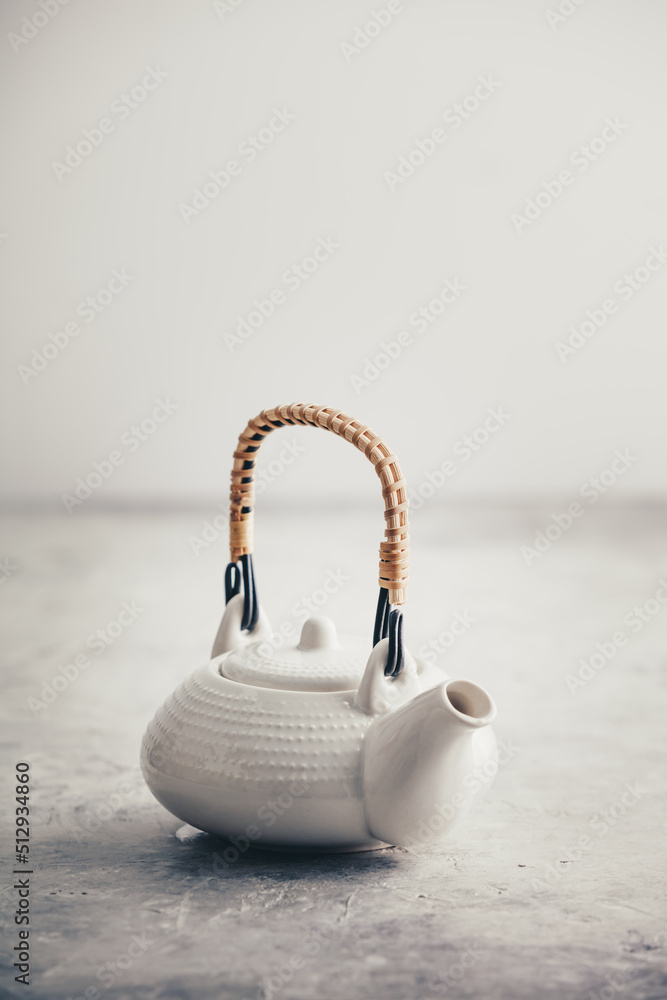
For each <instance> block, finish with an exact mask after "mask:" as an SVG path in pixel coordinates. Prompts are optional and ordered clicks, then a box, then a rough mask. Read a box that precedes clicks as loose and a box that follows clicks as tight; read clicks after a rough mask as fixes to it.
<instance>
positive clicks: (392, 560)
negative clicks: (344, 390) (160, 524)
mask: <svg viewBox="0 0 667 1000" xmlns="http://www.w3.org/2000/svg"><path fill="white" fill-rule="evenodd" d="M289 424H303V425H304V426H308V425H310V426H311V427H321V428H322V429H323V430H325V431H332V432H333V433H334V434H338V435H339V437H342V438H344V439H345V440H346V441H350V442H351V443H352V444H353V445H354V446H355V447H356V448H358V449H359V451H363V453H364V455H365V456H366V458H368V459H369V460H370V461H371V462H372V463H373V465H374V467H375V471H376V473H377V474H378V476H379V478H380V482H381V483H382V496H383V499H384V506H385V511H384V517H385V532H384V535H385V537H384V541H382V542H381V543H380V572H379V584H380V587H381V588H383V589H384V590H386V591H387V602H388V604H389V605H394V604H398V605H400V604H404V603H405V597H406V588H407V584H408V566H409V536H408V497H407V492H406V484H405V480H404V478H403V473H402V472H401V469H400V466H399V464H398V459H397V458H396V456H395V455H394V454H392V452H391V450H390V449H389V447H388V446H387V445H386V444H385V442H384V441H383V440H382V438H381V437H379V436H378V435H377V434H376V433H375V432H374V431H372V430H371V429H370V427H367V426H366V425H365V424H362V423H361V421H360V420H355V418H354V417H350V416H348V414H347V413H343V411H342V410H336V409H334V407H333V406H316V405H315V404H314V403H289V404H285V405H283V406H275V407H273V408H272V409H269V410H262V412H261V413H260V414H259V415H258V416H257V417H254V419H253V420H250V421H249V422H248V426H247V427H246V429H245V430H244V431H243V432H242V433H241V435H240V437H239V443H238V446H237V449H236V451H235V452H234V467H233V469H232V485H231V493H230V522H229V543H230V551H231V562H232V563H236V562H238V560H239V559H241V557H242V556H247V555H250V554H251V553H252V550H253V531H252V529H253V507H254V501H255V481H254V466H255V457H256V453H257V452H258V451H259V449H260V447H261V444H262V441H263V440H264V438H265V437H266V436H267V434H270V433H271V431H273V430H275V429H276V428H277V427H285V426H287V425H289Z"/></svg>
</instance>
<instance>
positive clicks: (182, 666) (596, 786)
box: [0, 505, 667, 1000]
mask: <svg viewBox="0 0 667 1000" xmlns="http://www.w3.org/2000/svg"><path fill="white" fill-rule="evenodd" d="M377 515H378V512H377V511H376V510H370V511H367V510H365V509H362V510H349V511H338V512H335V511H332V512H330V516H329V517H328V520H327V525H328V527H327V531H326V533H325V532H323V530H322V521H321V519H315V518H312V517H310V516H309V515H308V514H306V513H302V514H301V516H300V520H299V529H300V540H299V547H298V548H297V549H292V548H288V542H287V539H286V537H285V533H284V531H283V530H282V529H283V525H284V518H285V516H286V515H285V513H284V512H282V511H281V510H280V509H278V508H274V509H272V510H268V511H266V512H265V513H264V515H263V518H262V521H261V525H258V531H257V540H256V552H257V557H256V570H257V576H258V587H259V592H260V597H261V600H262V603H263V605H264V607H265V608H266V610H267V612H268V614H269V617H270V618H271V620H272V623H273V625H274V627H275V626H276V625H279V624H280V623H281V622H284V621H288V620H291V621H294V620H295V614H297V612H296V611H295V606H296V605H297V604H300V603H303V602H311V603H312V604H313V605H314V606H316V607H317V608H318V610H319V611H320V612H321V613H324V614H328V615H330V616H331V617H332V618H333V619H334V620H335V621H336V622H337V623H339V624H340V625H341V626H342V627H343V630H344V631H346V632H351V633H356V634H360V635H366V634H367V633H368V632H369V630H370V629H371V628H372V619H373V614H374V604H375V599H376V580H375V559H376V534H377V531H376V528H377V523H376V522H377ZM550 518H551V510H550V509H549V508H545V509H543V510H540V509H537V508H533V507H519V506H517V507H503V508H499V509H493V508H490V507H484V506H475V505H471V506H468V507H464V506H458V507H457V506H453V507H444V506H436V505H432V506H428V505H425V507H424V508H423V509H422V510H421V511H419V512H415V515H414V517H413V530H412V538H413V558H412V567H411V585H410V603H409V605H408V609H407V612H406V615H407V617H406V630H407V641H408V644H409V645H411V646H412V647H413V648H414V649H415V650H417V649H419V648H420V647H421V646H423V645H428V644H430V643H434V644H435V645H433V646H431V648H432V649H433V651H435V652H436V654H437V657H438V663H439V664H440V665H441V666H442V668H443V670H446V671H447V672H448V673H449V674H450V675H452V676H463V677H468V678H470V679H472V680H476V681H478V682H479V683H481V684H483V685H485V686H486V687H488V689H489V690H490V691H491V693H492V694H493V696H494V698H495V700H496V702H497V705H498V721H497V726H496V730H497V733H498V736H499V738H500V739H501V740H504V741H505V743H506V745H507V746H509V747H511V748H512V752H511V754H510V755H508V759H507V761H506V762H505V763H504V764H503V765H502V766H501V767H500V770H499V773H498V776H497V778H496V781H495V783H494V785H493V787H492V788H491V790H490V791H489V793H488V794H487V795H486V796H485V798H484V799H483V800H482V801H481V802H480V803H479V804H478V805H477V806H476V808H475V810H474V812H473V813H472V814H471V815H470V817H469V818H468V820H467V821H466V823H465V825H464V826H462V827H461V828H460V829H459V830H457V831H456V832H455V833H454V834H452V836H451V837H450V839H449V840H447V841H445V842H444V843H443V844H442V845H441V846H439V847H436V848H429V849H426V848H424V849H420V850H409V851H407V850H399V849H394V848H392V849H385V850H380V851H376V852H368V853H359V854H345V855H317V854H313V855H303V854H300V855H299V854H288V853H272V852H268V851H259V850H247V851H244V852H242V853H240V854H238V852H236V851H232V852H230V851H229V847H230V845H229V843H228V842H225V841H222V840H217V839H215V838H212V837H208V836H206V835H196V834H195V833H194V832H193V831H188V830H184V831H182V830H181V832H180V834H179V836H177V833H178V832H179V830H180V828H181V827H182V824H181V823H180V822H179V821H178V820H177V819H176V818H175V817H172V816H171V815H170V814H169V813H167V812H166V811H165V810H164V809H163V808H162V807H161V806H160V805H159V804H158V803H157V802H156V801H154V800H153V799H152V797H151V795H150V794H149V792H148V791H147V789H146V788H145V787H144V785H143V782H142V780H141V777H140V774H139V771H138V754H139V744H140V740H141V736H142V733H143V730H144V728H145V726H146V724H147V722H148V720H149V719H150V717H151V716H152V714H153V713H154V711H155V709H156V708H157V707H158V705H159V704H160V703H161V702H162V701H163V700H164V698H165V697H166V696H167V694H169V693H170V692H171V691H172V690H173V688H174V687H176V685H177V684H178V683H179V682H180V680H181V679H183V678H184V677H185V676H186V675H187V674H188V673H190V672H191V671H192V670H194V669H195V668H196V667H197V666H198V665H199V664H200V663H202V662H205V661H206V659H207V658H208V653H209V649H210V645H211V643H212V640H213V637H214V635H215V631H216V629H217V625H218V621H219V618H220V615H221V613H222V605H223V592H222V575H223V571H224V566H225V563H226V559H227V548H226V542H225V534H224V530H223V529H221V527H220V523H219V522H218V524H217V526H216V523H215V514H212V513H211V512H210V511H209V512H206V511H184V512H179V513H174V512H159V511H157V512H156V511H143V512H134V513H133V512H120V511H119V512H115V513H109V512H107V513H95V512H91V513H88V512H86V511H82V512H81V513H80V514H77V516H72V517H70V518H67V517H57V516H42V515H37V514H34V515H32V516H28V515H23V516H19V515H6V516H4V518H3V519H2V541H1V543H0V554H3V555H5V557H6V561H5V563H3V567H4V570H3V581H2V588H1V591H0V593H1V594H2V612H1V613H2V618H3V626H4V632H5V649H6V650H7V651H8V655H7V657H6V662H5V667H4V675H3V676H4V682H3V687H4V697H3V709H2V714H3V723H2V728H3V746H4V750H5V754H4V757H5V763H4V767H5V778H4V779H3V783H4V788H5V792H6V790H7V789H8V788H10V789H11V783H12V781H13V779H12V773H13V772H12V768H13V765H14V763H16V762H19V761H27V762H29V763H30V767H31V788H32V795H31V816H32V827H31V837H32V839H31V854H30V862H31V869H30V870H31V871H33V872H34V874H33V875H32V876H31V887H32V898H31V905H32V909H31V924H30V930H31V935H30V949H31V954H32V972H31V988H30V990H29V991H28V990H26V989H25V987H23V986H22V985H21V984H18V983H15V982H14V970H13V969H12V967H11V963H12V961H13V960H12V959H11V958H8V956H9V954H10V952H11V949H12V947H13V946H14V944H16V943H18V936H17V932H18V927H17V926H16V925H15V924H14V912H15V906H16V891H15V890H13V889H12V888H11V886H12V881H11V879H12V878H13V876H12V874H11V868H10V867H9V866H10V865H12V864H13V863H14V862H13V855H9V852H8V848H7V846H6V847H5V852H4V855H5V856H4V859H3V860H4V870H5V876H6V877H5V879H4V881H3V887H4V888H3V894H2V920H3V925H4V932H5V933H4V935H3V939H4V947H3V970H2V971H3V981H2V983H1V984H0V996H3V997H4V996H7V997H14V996H16V997H19V996H20V997H24V996H30V997H33V998H39V1000H67V998H68V997H72V998H77V997H85V998H86V1000H97V998H109V1000H167V998H169V1000H209V998H210V1000H244V998H245V1000H256V998H264V1000H267V998H268V1000H273V998H280V1000H316V998H318V1000H422V998H424V1000H432V998H437V997H440V996H447V997H448V998H456V1000H462V998H480V1000H482V998H498V1000H537V998H540V1000H544V998H554V1000H555V998H557V1000H584V998H586V1000H589V998H599V1000H611V998H612V997H620V998H623V997H628V998H629V997H632V998H633V1000H659V998H664V997H666V996H667V962H666V961H665V956H666V953H667V947H666V946H667V921H666V917H667V907H666V904H665V868H666V864H665V825H666V821H667V812H666V810H665V732H666V727H665V718H666V715H667V685H666V684H665V670H666V667H667V652H666V639H667V631H666V623H667V605H665V604H664V603H663V602H662V601H661V596H663V594H664V598H665V599H667V588H666V589H665V590H664V591H662V590H661V588H662V587H663V584H662V583H661V580H667V544H666V543H667V518H665V511H664V509H661V508H659V507H653V508H652V507H646V508H639V507H637V508H613V507H603V506H602V505H600V508H599V509H597V510H595V511H591V512H587V513H586V518H585V519H584V521H583V522H582V523H578V524H576V525H574V526H573V527H572V528H571V529H570V530H569V531H567V532H564V533H563V534H562V537H560V538H558V539H555V540H553V542H549V544H548V547H547V546H543V547H544V548H545V551H543V552H542V553H540V554H533V555H531V554H530V552H527V550H526V549H525V548H524V549H523V551H522V547H525V546H530V547H531V548H533V546H534V540H535V533H536V532H537V531H544V529H545V526H546V525H547V524H549V523H552V522H550ZM336 519H338V520H336ZM205 522H208V526H206V524H205ZM337 524H338V525H339V526H340V530H337ZM351 524H355V525H356V527H355V530H353V531H351V530H350V525H351ZM291 527H292V529H293V528H294V524H293V523H292V524H291ZM551 534H552V535H554V534H555V532H553V531H552V532H551ZM195 550H196V551H195ZM529 563H530V564H529ZM331 574H336V575H337V577H338V579H339V581H342V582H340V586H339V589H338V590H337V591H336V592H335V593H333V594H331V595H326V603H320V604H319V605H318V602H322V597H321V595H322V594H324V593H325V591H324V590H323V589H322V583H323V582H324V581H325V580H326V579H327V578H328V575H329V578H330V575H331ZM343 577H346V578H347V579H344V580H342V578H343ZM330 589H334V588H333V587H332V588H330ZM123 606H125V608H126V609H128V608H129V609H130V611H129V613H128V614H126V615H124V616H123V621H124V622H126V623H127V622H128V621H129V624H126V625H124V626H123V627H122V629H121V630H120V632H119V630H118V627H112V628H110V629H109V631H108V632H107V627H108V625H109V623H113V622H116V621H117V620H118V615H119V612H120V611H121V608H122V607H123ZM457 615H458V616H459V621H460V620H461V619H464V620H465V621H466V623H467V624H466V627H465V629H458V631H462V634H461V635H459V636H458V637H457V636H455V635H454V634H453V633H452V632H451V630H450V626H451V624H452V622H453V621H454V620H455V619H456V616H457ZM297 617H298V614H297ZM99 630H102V634H103V636H104V637H105V638H100V633H99ZM112 633H115V634H114V635H112ZM619 634H620V635H619ZM598 644H599V645H598ZM596 654H597V655H596ZM82 655H83V656H85V657H86V658H87V661H88V662H87V663H86V664H85V666H81V664H83V663H84V660H82V659H79V660H78V661H77V659H76V658H77V657H81V656H82ZM77 662H78V663H79V665H80V667H79V668H78V669H77V670H74V671H73V670H71V669H70V670H69V675H68V674H67V670H66V668H67V667H68V666H69V667H71V665H72V664H75V666H76V663H77ZM58 677H60V678H61V680H57V679H56V678H58ZM62 678H64V680H63V679H62ZM10 808H11V810H12V812H13V802H12V803H10ZM6 815H7V811H5V816H6ZM5 825H6V824H5ZM188 833H190V836H188ZM11 839H13V830H12V838H11ZM3 842H4V843H5V844H6V845H7V844H8V843H9V844H10V845H11V840H9V841H8V839H7V838H4V839H3ZM235 854H238V857H234V855H235Z"/></svg>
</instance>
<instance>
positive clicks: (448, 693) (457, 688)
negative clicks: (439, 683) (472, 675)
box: [444, 681, 496, 727]
mask: <svg viewBox="0 0 667 1000" xmlns="http://www.w3.org/2000/svg"><path fill="white" fill-rule="evenodd" d="M444 693H445V700H446V701H447V702H448V703H449V706H450V708H451V709H452V710H453V711H454V713H455V715H457V716H459V717H460V718H462V719H465V721H466V722H467V723H468V724H469V725H472V726H477V727H481V726H487V725H488V724H489V723H490V722H492V721H493V719H494V718H495V715H496V706H495V705H494V703H493V699H492V698H491V696H490V695H489V694H488V693H487V692H486V691H485V690H484V688H483V687H480V686H479V684H473V682H472V681H449V683H448V684H445V690H444Z"/></svg>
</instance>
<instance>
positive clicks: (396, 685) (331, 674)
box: [141, 403, 495, 851]
mask: <svg viewBox="0 0 667 1000" xmlns="http://www.w3.org/2000/svg"><path fill="white" fill-rule="evenodd" d="M286 424H307V425H311V426H314V427H321V428H323V429H325V430H330V431H333V432H334V433H336V434H339V435H340V436H341V437H343V438H344V439H346V440H348V441H351V442H352V443H353V444H354V445H356V447H357V448H359V450H360V451H363V452H364V454H365V455H366V457H367V458H369V459H370V461H371V462H372V463H373V465H374V466H375V469H376V472H377V473H378V475H379V477H380V479H381V482H382V487H383V489H382V494H383V498H384V501H385V520H386V529H385V540H384V541H383V542H382V543H381V545H380V576H379V583H380V598H379V601H378V612H377V616H376V622H375V632H374V636H373V643H372V645H371V643H370V642H368V643H367V642H365V641H364V640H362V639H356V638H349V637H347V636H338V635H337V633H336V629H335V627H334V624H333V622H331V621H330V620H329V619H328V618H324V617H320V616H317V617H312V618H309V619H308V620H307V621H306V622H305V624H304V625H303V629H302V631H301V635H300V638H299V641H298V643H297V644H296V645H295V646H293V647H291V648H286V647H284V646H282V647H281V648H280V649H276V648H275V647H274V644H272V643H271V642H270V641H268V640H269V639H270V637H271V628H270V626H269V623H268V620H267V618H266V616H265V614H264V612H263V611H262V609H261V608H260V607H259V605H258V603H257V597H256V591H255V582H254V574H253V565H252V554H251V553H252V512H253V500H254V496H253V467H254V457H255V453H256V452H257V450H258V449H259V447H260V445H261V442H262V440H263V439H264V437H265V436H266V435H267V434H269V433H270V432H271V431H272V430H274V429H275V428H276V427H281V426H284V425H286ZM407 508H408V502H407V494H406V486H405V480H404V479H403V476H402V474H401V470H400V467H399V465H398V462H397V460H396V457H395V456H394V455H393V454H392V453H391V452H390V450H389V448H388V447H387V445H386V444H385V443H384V441H383V440H382V438H380V437H378V436H377V435H376V434H374V432H373V431H372V430H371V429H370V428H369V427H366V426H364V425H363V424H361V423H360V422H359V421H357V420H355V419H353V418H352V417H349V416H347V414H345V413H342V412H341V411H339V410H335V409H333V408H332V407H325V406H315V405H313V404H303V403H298V404H297V403H294V404H289V405H284V406H279V407H275V408H273V409H270V410H264V411H263V412H262V413H260V414H259V416H258V417H256V418H255V419H254V420H251V421H250V422H249V424H248V426H247V427H246V429H245V430H244V431H243V433H242V434H241V436H240V438H239V443H238V447H237V450H236V451H235V453H234V468H233V471H232V487H231V502H230V536H231V562H230V564H229V566H228V567H227V572H226V575H225V589H226V597H227V606H226V608H225V612H224V615H223V618H222V622H221V624H220V628H219V630H218V634H217V637H216V640H215V643H214V646H213V653H212V657H213V658H212V659H211V660H210V661H209V662H208V663H206V664H205V665H203V666H201V667H200V668H199V669H198V670H196V671H195V673H194V674H192V676H191V677H189V678H188V679H187V680H186V681H184V682H183V683H182V684H181V685H180V687H178V688H177V689H176V691H175V692H174V693H173V694H172V695H171V696H170V697H169V698H168V699H167V701H166V702H165V704H164V705H163V706H162V707H161V708H160V709H159V710H158V712H157V714H156V715H155V717H154V719H153V720H152V722H151V723H150V724H149V726H148V729H147V731H146V734H145V736H144V739H143V745H142V756H141V766H142V770H143V774H144V777H145V779H146V782H147V784H148V786H149V788H150V789H151V791H152V792H153V794H154V795H155V797H156V798H157V799H158V801H159V802H161V803H162V805H163V806H165V807H166V808H167V809H168V810H169V811H170V812H172V813H173V814H174V815H175V816H178V817H179V818H180V819H182V820H184V821H185V822H187V823H190V824H191V825H192V826H194V827H197V828H199V829H201V830H205V831H208V832H209V833H213V834H218V835H221V836H224V837H228V838H231V839H232V840H233V842H234V843H235V844H236V845H237V846H238V845H242V847H243V848H247V847H248V846H253V847H267V848H268V847H271V848H281V849H300V850H304V849H317V850H322V851H355V850H372V849H374V848H378V847H386V846H387V845H399V846H408V847H409V846H418V845H420V844H426V843H431V842H433V841H437V840H439V839H441V838H442V837H443V836H445V835H446V834H447V833H448V832H449V831H450V830H451V829H452V827H453V826H454V825H455V824H456V823H457V822H458V821H459V820H460V819H461V818H462V817H463V816H464V815H465V814H466V812H467V811H468V809H469V806H470V804H471V802H472V800H473V798H474V797H475V795H476V794H477V793H478V792H479V791H480V790H481V788H482V787H483V786H484V785H485V784H488V781H489V778H488V777H487V775H489V774H492V773H494V770H493V767H492V769H491V771H490V772H489V770H488V768H487V767H485V765H487V764H488V762H489V761H492V760H493V758H494V754H495V738H494V736H493V733H492V730H491V729H490V728H489V723H490V722H491V721H492V720H493V718H494V716H495V706H494V704H493V701H492V700H491V698H490V697H489V695H488V694H487V692H486V691H485V690H484V689H483V688H481V687H479V686H478V685H477V684H473V683H472V682H470V681H451V680H449V681H448V680H445V679H444V675H443V674H442V673H441V672H440V671H439V670H437V669H436V668H435V667H426V666H425V665H424V664H422V663H421V662H420V661H419V660H416V659H414V658H413V657H412V656H411V655H410V653H409V651H408V650H407V649H406V648H404V644H403V635H402V612H401V611H400V610H399V609H398V608H397V607H396V608H395V607H394V605H402V604H403V603H404V601H405V590H406V585H407V575H408V574H407V567H408V544H409V543H408V517H407ZM239 562H240V564H241V568H240V570H239V565H238V564H239ZM241 582H242V583H243V587H242V592H241Z"/></svg>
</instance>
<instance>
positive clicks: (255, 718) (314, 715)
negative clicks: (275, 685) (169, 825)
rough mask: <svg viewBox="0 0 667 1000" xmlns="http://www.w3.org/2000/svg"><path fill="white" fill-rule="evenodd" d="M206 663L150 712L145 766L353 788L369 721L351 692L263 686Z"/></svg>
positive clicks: (227, 779) (257, 783) (265, 783)
mask: <svg viewBox="0 0 667 1000" xmlns="http://www.w3.org/2000/svg"><path fill="white" fill-rule="evenodd" d="M212 669H215V668H214V667H213V665H212V664H207V665H206V666H205V667H202V668H201V669H200V670H198V671H197V672H196V673H195V674H193V675H192V676H191V677H189V678H188V679H187V680H186V681H184V682H183V683H182V684H181V685H180V687H178V688H177V689H176V691H175V692H174V693H173V694H172V695H171V696H170V697H169V698H168V699H167V701H166V702H165V703H164V705H163V706H162V708H160V709H159V710H158V712H157V713H156V715H155V717H154V719H153V721H152V722H151V723H150V725H149V727H148V730H147V732H146V735H145V737H144V752H145V755H146V759H147V761H148V763H149V764H150V766H152V767H154V768H155V769H156V770H158V771H160V772H161V773H162V774H164V775H171V776H173V777H176V778H182V779H185V780H187V779H191V780H195V781H197V782H200V783H201V782H205V783H210V784H211V785H214V786H218V787H220V785H231V786H234V787H236V788H238V789H243V788H247V789H248V790H263V789H266V790H267V791H268V790H271V789H274V788H275V786H276V784H279V783H286V784H291V783H292V782H294V781H295V780H296V779H299V780H300V781H301V782H305V783H306V784H307V785H308V786H309V788H310V789H311V791H315V790H317V791H318V792H321V793H322V794H326V795H331V796H335V797H338V796H343V797H346V796H348V795H357V794H358V792H359V788H360V782H361V776H360V773H361V757H362V743H363V738H364V735H365V733H366V729H367V728H368V726H369V725H370V723H371V721H372V720H371V718H370V717H369V716H367V715H365V714H363V713H361V712H360V711H359V710H358V709H356V708H354V707H353V703H352V699H353V695H352V694H351V693H350V692H330V693H318V694H312V693H308V692H298V693H295V692H283V691H274V690H271V691H269V690H267V689H262V688H258V687H250V686H247V685H243V684H238V683H236V682H234V681H230V680H228V679H227V678H225V677H221V676H219V674H217V673H215V674H213V673H212Z"/></svg>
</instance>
